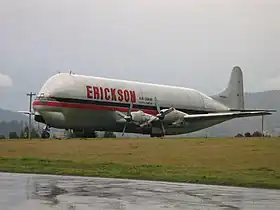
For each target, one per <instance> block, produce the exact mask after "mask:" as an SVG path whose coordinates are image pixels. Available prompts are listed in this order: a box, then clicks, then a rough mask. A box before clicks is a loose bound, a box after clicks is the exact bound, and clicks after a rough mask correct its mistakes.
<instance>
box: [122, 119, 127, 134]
mask: <svg viewBox="0 0 280 210" xmlns="http://www.w3.org/2000/svg"><path fill="white" fill-rule="evenodd" d="M126 124H127V122H126V123H125V124H124V127H123V131H122V136H123V135H124V132H125V129H126Z"/></svg>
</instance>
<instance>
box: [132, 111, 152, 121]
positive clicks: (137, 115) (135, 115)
mask: <svg viewBox="0 0 280 210" xmlns="http://www.w3.org/2000/svg"><path fill="white" fill-rule="evenodd" d="M131 117H132V121H134V122H137V123H139V124H142V123H145V122H148V121H149V120H150V119H151V118H152V117H153V116H152V115H150V114H147V113H144V112H143V111H142V110H138V111H135V112H131Z"/></svg>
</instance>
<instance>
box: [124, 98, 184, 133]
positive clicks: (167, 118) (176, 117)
mask: <svg viewBox="0 0 280 210" xmlns="http://www.w3.org/2000/svg"><path fill="white" fill-rule="evenodd" d="M155 105H156V108H157V111H158V114H157V115H156V116H153V115H150V114H147V113H144V112H143V111H141V110H138V111H134V112H131V110H132V106H133V104H132V103H131V104H130V107H129V110H128V112H127V115H125V114H123V113H121V112H119V115H120V116H121V117H123V118H124V119H125V120H126V123H125V125H124V128H123V133H122V135H124V132H125V129H126V126H127V123H134V124H136V125H138V126H140V127H141V128H143V127H147V126H150V127H151V126H152V125H153V123H154V122H159V123H160V128H161V131H162V135H164V134H165V128H164V123H163V121H164V122H166V123H172V124H174V125H180V124H181V123H182V119H183V116H185V115H186V113H184V112H181V111H178V110H176V109H175V108H173V107H170V108H168V109H160V106H159V104H158V101H157V99H156V98H155Z"/></svg>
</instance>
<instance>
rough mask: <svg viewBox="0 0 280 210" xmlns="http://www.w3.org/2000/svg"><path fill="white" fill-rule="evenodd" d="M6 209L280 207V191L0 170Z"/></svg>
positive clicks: (2, 202)
mask: <svg viewBox="0 0 280 210" xmlns="http://www.w3.org/2000/svg"><path fill="white" fill-rule="evenodd" d="M0 193H1V196H0V208H1V209H5V210H6V209H7V210H8V209H22V210H29V209H42V210H44V209H61V210H62V209H63V210H64V209H65V210H80V209H83V210H84V209H119V210H121V209H135V210H137V209H145V210H148V209H207V210H211V209H215V210H216V209H223V210H236V209H266V210H268V209H280V191H279V190H264V189H246V188H237V187H222V186H207V185H195V184H182V183H165V182H150V181H135V180H116V179H105V178H89V177H66V176H48V175H31V174H30V175H28V174H10V173H0Z"/></svg>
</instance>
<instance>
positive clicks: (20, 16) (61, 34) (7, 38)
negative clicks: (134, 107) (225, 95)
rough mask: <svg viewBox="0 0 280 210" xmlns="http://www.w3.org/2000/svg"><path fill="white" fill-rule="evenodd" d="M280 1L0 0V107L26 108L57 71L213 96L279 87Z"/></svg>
mask: <svg viewBox="0 0 280 210" xmlns="http://www.w3.org/2000/svg"><path fill="white" fill-rule="evenodd" d="M279 9H280V1H279V0H275V1H273V0H262V1H260V0H245V1H244V0H227V1H224V0H219V1H218V0H211V1H208V0H204V1H199V0H188V1H186V0H182V1H179V0H175V1H174V0H173V1H172V0H169V1H166V0H152V1H148V0H137V1H136V0H126V1H125V0H112V1H109V0H108V1H106V0H88V1H84V0H79V1H77V0H75V1H74V0H60V1H57V0H48V1H38V0H25V1H22V0H11V1H8V0H6V1H5V0H1V1H0V30H1V31H0V107H1V108H8V109H12V110H26V109H27V108H28V98H27V97H26V95H25V94H26V92H28V91H34V92H38V91H39V89H40V87H41V85H42V84H43V83H44V82H45V80H47V78H48V77H50V76H51V75H53V74H55V73H56V72H58V71H61V72H68V71H69V69H71V70H72V71H74V72H75V73H80V74H86V75H94V76H105V77H113V78H120V79H129V80H137V81H143V82H153V83H160V84H170V85H180V86H185V87H191V88H195V89H198V90H200V91H202V92H204V93H206V94H213V93H215V92H217V91H220V90H221V89H223V88H224V87H225V86H226V84H227V82H228V77H229V74H230V71H231V69H232V67H233V66H234V65H239V66H240V67H241V68H242V69H243V72H244V82H245V84H244V86H245V90H246V91H252V92H256V91H263V90H268V89H280V65H279V62H280V60H279V58H280V41H279V39H280V13H279Z"/></svg>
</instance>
